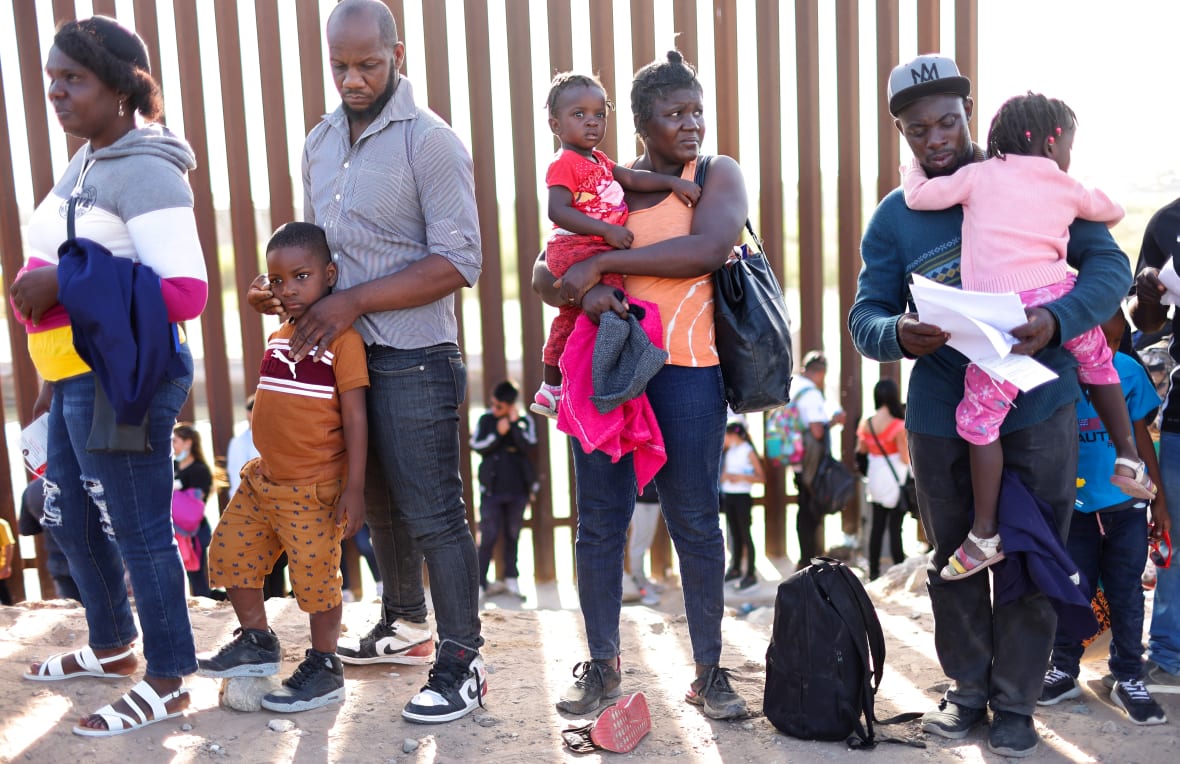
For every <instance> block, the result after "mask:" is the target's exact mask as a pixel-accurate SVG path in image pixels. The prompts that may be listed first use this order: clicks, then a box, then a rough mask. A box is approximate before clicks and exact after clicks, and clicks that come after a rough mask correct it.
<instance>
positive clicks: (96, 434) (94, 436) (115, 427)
mask: <svg viewBox="0 0 1180 764" xmlns="http://www.w3.org/2000/svg"><path fill="white" fill-rule="evenodd" d="M77 204H78V197H77V195H76V194H75V195H72V196H70V204H69V208H68V209H67V211H66V235H67V236H68V237H69V239H71V240H72V239H74V238H75V235H74V216H75V207H76V206H77ZM86 450H87V451H89V452H91V453H99V454H108V453H116V454H148V453H151V451H152V443H151V439H150V436H149V432H148V416H147V415H146V414H145V415H144V417H143V421H142V422H139V423H138V424H119V422H118V421H117V419H116V416H115V409H114V407H113V406H111V402H110V399H109V398H107V394H106V392H105V391H103V389H102V384H101V383H100V382H99V379H98V375H97V374H95V375H94V416H93V418H92V419H91V420H90V435H89V437H87V439H86Z"/></svg>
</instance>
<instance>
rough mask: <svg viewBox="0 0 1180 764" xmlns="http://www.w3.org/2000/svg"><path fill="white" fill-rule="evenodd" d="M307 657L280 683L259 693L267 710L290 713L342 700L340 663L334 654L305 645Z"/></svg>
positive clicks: (342, 682)
mask: <svg viewBox="0 0 1180 764" xmlns="http://www.w3.org/2000/svg"><path fill="white" fill-rule="evenodd" d="M305 655H306V656H307V657H306V658H304V659H303V663H300V664H299V668H297V669H295V673H294V674H292V675H291V676H290V677H288V678H287V679H284V680H283V686H282V687H280V688H279V689H277V690H275V691H274V692H272V693H268V694H267V695H264V696H262V707H263V708H265V709H266V710H268V711H278V712H279V713H284V714H290V713H294V712H296V711H309V710H311V709H313V708H320V707H321V706H326V705H328V704H329V703H341V702H343V701H344V664H342V663H341V662H340V658H338V657H337V656H336V655H335V654H334V653H319V652H316V651H315V650H312V649H310V648H308V650H307V652H306V653H305Z"/></svg>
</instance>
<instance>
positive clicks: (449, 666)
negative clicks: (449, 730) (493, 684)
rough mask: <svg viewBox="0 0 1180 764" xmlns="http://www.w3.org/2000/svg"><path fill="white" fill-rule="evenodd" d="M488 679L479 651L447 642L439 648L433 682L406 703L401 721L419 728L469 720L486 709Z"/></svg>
mask: <svg viewBox="0 0 1180 764" xmlns="http://www.w3.org/2000/svg"><path fill="white" fill-rule="evenodd" d="M487 677H488V673H487V669H485V668H484V665H483V658H481V657H480V655H479V653H478V652H477V651H475V650H473V649H471V648H470V647H465V646H464V645H461V644H459V643H458V642H456V641H454V640H453V639H444V640H443V641H442V643H441V644H439V646H438V660H436V661H435V663H434V667H433V668H432V669H430V678H429V679H427V680H426V684H425V686H423V687H422V689H421V690H420V691H419V692H418V694H417V695H415V696H414V697H413V698H411V699H410V702H409V703H406V706H405V708H403V709H402V718H404V719H406V720H407V721H411V722H418V723H419V724H439V723H441V722H449V721H454V720H455V719H459V718H461V717H463V716H466V715H467V714H469V713H470V712H471V710H472V709H474V708H475V707H476V706H483V697H484V696H485V695H487V694H488V684H487Z"/></svg>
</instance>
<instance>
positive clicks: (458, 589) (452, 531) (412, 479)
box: [365, 344, 483, 648]
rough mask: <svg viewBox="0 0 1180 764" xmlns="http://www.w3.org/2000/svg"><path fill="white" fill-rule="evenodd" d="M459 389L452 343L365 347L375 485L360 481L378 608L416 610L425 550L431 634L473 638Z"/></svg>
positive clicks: (474, 562) (458, 362) (472, 565)
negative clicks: (378, 586)
mask: <svg viewBox="0 0 1180 764" xmlns="http://www.w3.org/2000/svg"><path fill="white" fill-rule="evenodd" d="M466 394H467V367H466V366H465V365H464V364H463V356H462V354H461V353H460V352H459V348H458V347H457V346H456V345H452V344H443V345H435V346H433V347H428V348H418V349H414V350H396V349H394V348H387V347H380V346H370V347H369V400H368V410H369V445H370V454H371V456H372V457H375V461H376V464H375V466H377V467H379V468H380V469H379V471H380V472H381V473H382V474H381V477H380V479H379V480H380V481H381V482H383V483H384V485H376V486H374V487H373V489H372V490H370V489H368V488H367V489H366V512H365V515H366V519H367V520H368V523H369V530H370V532H371V535H372V539H373V551H374V552H376V555H377V566H378V567H379V568H380V569H381V579H382V580H383V581H384V582H385V587H384V596H383V605H384V613H383V617H384V618H385V619H386V620H387V621H389V620H392V619H393V618H405V619H406V620H410V621H417V622H421V621H424V620H425V617H426V601H425V597H424V595H423V592H422V563H421V561H422V559H423V558H425V560H426V568H427V570H428V571H429V573H430V587H431V594H432V600H433V601H434V615H435V622H436V625H437V627H438V639H439V641H442V640H445V639H453V640H455V641H457V642H459V643H461V644H463V645H466V646H468V647H473V648H478V647H480V646H481V645H483V637H482V636H480V622H479V561H478V559H477V557H476V552H475V540H474V539H473V538H472V537H471V529H470V528H469V527H468V525H467V510H466V508H465V507H464V505H463V481H462V478H461V477H460V475H459V405H460V404H461V403H462V402H463V398H464V396H465V395H466ZM370 474H372V473H371V471H370Z"/></svg>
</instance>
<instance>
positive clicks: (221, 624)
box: [0, 558, 1180, 764]
mask: <svg viewBox="0 0 1180 764" xmlns="http://www.w3.org/2000/svg"><path fill="white" fill-rule="evenodd" d="M921 562H922V560H921V559H920V558H913V559H912V560H910V561H909V562H908V563H906V564H905V565H903V566H897V567H896V568H894V569H893V570H891V571H890V572H889V573H888V574H887V575H886V576H884V577H882V579H880V580H879V581H876V582H874V583H873V584H872V585H871V586H870V587H869V591H870V593H871V594H872V596H873V598H874V600H875V601H876V603H877V605H878V612H879V615H880V618H881V622H882V626H883V627H884V630H885V634H886V639H887V644H888V659H887V666H886V672H885V679H884V682H883V684H882V686H881V690H880V692H879V694H878V702H877V709H878V711H877V713H878V716H882V717H883V716H887V715H890V714H893V713H896V712H899V711H908V710H917V711H924V710H927V709H929V708H931V707H933V705H934V704H935V702H936V701H937V699H938V697H939V695H940V694H941V692H942V691H943V690H944V689H945V688H946V679H945V677H943V675H942V673H941V671H940V670H939V668H938V664H937V661H936V659H935V657H934V648H933V640H932V636H931V623H932V619H931V615H930V607H929V600H928V599H927V598H926V597H925V595H924V587H923V586H922V585H921V584H919V583H916V577H915V575H914V572H913V571H914V570H915V569H916V568H917V566H919V565H920V564H921ZM780 565H782V566H785V562H782V563H780ZM522 583H523V582H522ZM776 583H777V582H775V581H773V580H772V581H769V582H766V583H763V584H762V586H761V587H760V590H759V591H758V592H756V593H753V594H749V595H736V594H733V593H731V594H730V595H727V597H732V598H733V600H732V602H730V603H729V604H730V605H731V606H732V607H733V609H732V610H730V611H729V612H728V613H727V617H726V619H725V623H724V637H725V652H724V657H723V662H724V663H725V664H726V665H728V666H730V667H732V668H733V669H734V677H735V680H736V684H737V687H738V689H739V690H740V692H741V693H742V694H743V695H744V696H745V697H746V698H747V699H748V700H749V703H750V709H751V711H752V713H753V715H752V718H750V719H747V720H743V721H737V722H715V721H710V720H708V719H706V718H705V717H704V716H703V715H702V714H701V713H700V712H699V710H698V709H697V708H695V707H693V706H689V705H687V704H686V703H685V702H684V701H683V699H682V698H683V693H684V690H685V688H686V685H687V682H688V680H689V677H690V676H691V671H692V668H691V666H692V662H691V657H690V650H689V645H688V631H687V627H686V625H685V623H684V619H683V616H682V615H681V613H680V612H679V609H680V607H679V606H680V593H679V592H678V591H677V590H675V588H670V589H669V590H668V591H666V592H665V593H664V596H663V603H664V604H662V605H659V606H655V607H646V606H642V605H634V606H627V607H626V608H624V611H623V622H622V634H623V643H624V646H625V647H624V656H623V660H624V672H625V675H624V690H625V691H634V690H643V691H644V692H645V693H646V694H647V697H648V703H649V705H650V707H651V712H652V719H653V729H652V732H651V734H650V735H648V736H647V737H646V738H645V739H644V740H643V741H642V742H641V743H640V745H639V747H638V748H636V749H635V751H634V752H632V753H631V754H626V756H629V757H631V758H637V759H642V760H645V761H653V762H655V761H665V760H667V761H681V762H685V761H692V762H696V761H724V762H728V763H736V762H764V761H791V762H796V761H798V762H812V761H827V760H831V761H843V760H845V759H846V758H850V757H852V758H855V757H857V756H865V757H869V756H871V757H872V758H873V760H874V761H875V762H878V763H882V762H883V763H886V764H888V763H890V762H914V761H928V762H943V761H965V762H973V761H983V760H997V757H995V756H993V755H992V754H990V753H988V752H987V749H986V744H985V732H984V731H983V728H980V729H979V730H978V731H976V732H975V733H973V734H972V735H970V736H969V737H967V738H966V739H964V740H962V741H955V742H952V741H946V740H942V739H938V738H926V737H925V736H923V735H922V734H921V733H920V732H918V731H917V727H916V723H913V724H909V725H900V726H899V727H896V728H887V730H888V732H889V733H890V734H893V735H903V736H904V735H909V736H914V737H917V738H919V739H925V741H926V743H927V747H926V748H925V749H924V750H919V749H915V748H910V747H905V746H899V745H883V746H880V747H878V748H877V749H876V751H874V752H872V753H865V754H862V753H853V752H849V751H848V750H847V749H846V748H845V747H844V745H843V744H839V743H816V742H806V741H801V740H795V739H792V738H789V737H786V736H784V735H782V734H780V733H778V732H777V731H776V730H775V729H774V728H773V727H772V726H771V725H770V723H769V722H767V721H766V719H765V718H764V717H762V716H761V705H762V702H761V695H762V686H763V672H764V658H765V651H766V644H767V641H768V638H769V632H770V617H771V612H772V611H771V609H770V608H766V609H756V610H754V611H753V613H751V614H750V615H749V616H748V617H743V616H742V615H741V611H740V610H739V609H738V606H739V605H741V604H742V603H744V602H750V603H751V604H754V605H767V604H769V603H770V602H772V597H773V595H774V591H775V584H776ZM527 594H528V595H529V599H528V600H527V601H526V602H524V603H520V602H517V601H515V600H511V601H510V600H509V599H508V598H505V597H497V598H493V599H492V600H491V601H489V602H488V603H487V604H486V609H485V611H484V614H483V615H484V635H485V638H486V639H487V644H486V646H485V648H484V655H485V656H486V659H487V662H488V665H489V670H490V671H491V672H492V673H491V675H490V676H489V686H490V691H489V694H488V697H487V701H486V708H484V709H477V710H476V711H475V712H474V713H472V714H470V715H469V716H468V717H466V718H464V719H462V720H459V721H457V722H452V723H450V724H444V725H439V726H434V727H427V726H419V725H413V724H409V723H406V722H404V721H403V720H402V719H401V717H400V715H399V712H400V709H401V706H402V704H403V703H404V702H405V701H406V699H408V698H409V697H410V695H411V694H412V693H413V692H414V691H415V690H416V689H417V687H418V686H420V685H421V684H422V683H423V681H424V680H425V678H426V673H427V668H426V667H408V666H390V665H378V666H365V667H347V690H348V698H347V700H346V702H345V703H344V704H343V705H339V706H334V707H330V708H324V709H319V710H316V711H310V712H306V713H302V714H294V715H290V716H287V717H284V718H286V719H289V720H290V721H291V722H293V723H294V726H293V727H292V728H290V729H288V730H286V731H273V730H272V729H270V728H269V727H268V722H270V721H271V720H274V719H277V718H279V717H282V715H281V714H274V713H270V712H266V711H262V712H259V713H253V714H249V713H240V712H235V711H229V710H225V709H222V708H220V707H219V706H218V700H217V696H218V687H219V681H217V680H211V679H202V678H199V677H192V678H191V679H190V680H189V682H188V684H189V686H190V687H191V689H192V708H191V709H190V711H189V713H188V714H187V715H186V716H185V717H183V718H179V719H173V720H168V721H165V722H162V723H160V724H158V725H154V726H151V727H149V728H146V729H143V730H138V731H136V732H132V733H129V734H126V735H122V736H118V737H114V738H105V739H88V738H81V737H78V736H76V735H74V734H72V733H71V731H70V727H71V726H72V724H73V722H74V721H75V720H76V719H77V717H78V716H80V715H81V714H84V713H88V712H90V711H93V710H94V709H95V708H97V707H98V706H101V705H104V704H105V703H108V702H110V701H112V700H114V698H115V697H116V695H117V694H118V693H119V692H121V691H123V690H125V689H127V688H128V687H130V684H131V683H130V682H129V681H124V682H109V681H105V680H95V679H74V680H69V681H64V682H56V683H34V682H29V681H25V680H23V679H22V678H21V676H20V675H21V673H22V672H23V671H24V670H25V667H26V665H27V664H28V663H29V662H30V661H32V660H35V659H38V658H42V657H44V656H46V655H49V654H51V653H54V652H58V651H61V650H64V649H71V648H76V647H80V646H81V645H83V644H85V639H86V637H85V619H84V616H83V613H82V611H81V609H80V608H76V607H69V606H63V603H60V602H50V603H32V604H29V605H26V606H20V607H10V608H0V720H2V721H0V761H2V762H11V761H18V762H19V761H31V762H71V761H86V762H91V761H94V762H133V763H138V762H164V761H171V762H189V761H208V760H214V761H242V762H285V761H295V762H394V761H398V762H410V761H423V762H427V761H434V762H474V761H481V762H496V761H566V760H575V759H580V760H582V761H586V762H595V761H600V760H609V759H612V758H618V757H619V756H620V755H619V754H612V753H606V752H603V753H601V754H589V755H576V754H572V753H570V752H569V751H568V749H565V748H563V745H562V741H561V737H560V734H559V733H560V731H561V730H562V729H563V728H565V727H567V726H572V725H573V723H574V722H575V721H577V720H574V719H570V718H566V717H564V716H562V715H561V714H559V713H558V712H557V711H556V710H555V708H554V706H553V702H554V701H555V700H556V698H557V697H558V695H559V694H560V692H561V690H562V689H563V688H564V687H565V686H567V685H568V684H569V682H570V678H571V677H570V670H571V668H572V667H573V665H574V663H575V662H576V661H578V660H582V659H583V658H584V657H585V642H584V640H583V637H582V634H581V617H580V615H579V613H578V612H577V610H576V607H575V599H574V595H573V592H572V591H571V590H570V589H569V588H568V587H559V586H556V585H546V586H543V587H541V588H540V590H536V589H531V588H530V589H528V590H527ZM739 597H740V598H739ZM1149 602H1150V598H1149ZM268 608H269V611H270V613H271V618H272V622H273V626H274V628H275V630H276V632H277V633H278V634H279V636H280V638H281V639H282V641H283V646H284V653H285V655H284V658H285V663H284V672H285V673H289V672H290V671H291V670H293V669H294V667H295V665H296V663H297V661H298V659H300V658H301V657H302V651H303V649H304V647H305V646H306V644H307V638H308V632H307V626H306V619H305V618H304V616H303V615H302V614H301V613H300V612H299V610H298V609H297V608H296V607H295V605H294V603H293V602H290V601H286V602H277V603H276V601H274V600H272V601H271V602H270V603H268ZM191 611H192V621H193V628H194V630H195V633H196V637H197V644H198V650H202V649H213V648H214V647H215V646H217V645H218V644H220V643H221V642H222V641H223V640H225V639H226V638H227V637H228V636H229V634H230V633H231V632H232V630H233V627H234V625H235V624H234V619H233V615H232V611H231V610H230V608H229V607H228V606H227V605H225V604H218V603H206V602H203V601H201V602H198V601H196V600H194V601H193V602H192V606H191ZM376 611H377V607H376V606H375V605H373V604H371V603H355V604H350V605H346V610H345V620H346V622H347V624H348V625H350V626H351V627H352V629H353V630H354V631H363V630H364V629H366V628H367V624H368V619H369V618H371V617H373V616H374V615H375V614H376ZM1107 645H1108V642H1107V641H1106V640H1100V641H1099V642H1097V643H1095V645H1093V646H1092V647H1091V648H1090V650H1089V651H1088V652H1087V656H1086V659H1085V663H1084V665H1083V673H1082V677H1081V679H1082V683H1083V685H1084V687H1085V691H1084V694H1083V695H1082V697H1081V698H1079V699H1077V700H1074V701H1067V702H1065V703H1062V704H1060V705H1058V706H1055V707H1051V708H1048V709H1041V710H1040V711H1038V713H1037V716H1036V722H1037V728H1038V729H1039V731H1040V733H1041V735H1042V736H1043V743H1042V745H1041V747H1040V749H1039V750H1038V752H1037V754H1036V755H1035V756H1034V757H1033V758H1032V759H1029V761H1038V762H1059V761H1097V762H1120V763H1121V762H1174V761H1177V760H1180V744H1178V742H1177V738H1178V736H1177V733H1176V727H1175V726H1173V725H1174V724H1176V723H1177V722H1180V696H1176V695H1172V696H1166V695H1165V696H1162V697H1160V698H1159V699H1160V701H1161V702H1162V704H1163V705H1164V708H1165V710H1166V711H1167V712H1168V713H1169V715H1170V716H1171V717H1172V718H1173V719H1174V720H1176V721H1173V722H1172V724H1167V725H1162V726H1157V727H1136V726H1134V725H1132V724H1130V723H1129V722H1128V721H1127V720H1126V718H1125V717H1124V716H1122V714H1121V713H1120V712H1118V711H1117V710H1116V709H1115V708H1114V707H1113V706H1112V705H1111V704H1110V701H1109V698H1108V696H1107V693H1106V692H1105V691H1104V690H1103V688H1102V685H1101V681H1100V677H1101V676H1102V674H1104V673H1105V671H1106V665H1105V660H1104V656H1105V652H1106V650H1107V649H1108V647H1107Z"/></svg>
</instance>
